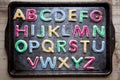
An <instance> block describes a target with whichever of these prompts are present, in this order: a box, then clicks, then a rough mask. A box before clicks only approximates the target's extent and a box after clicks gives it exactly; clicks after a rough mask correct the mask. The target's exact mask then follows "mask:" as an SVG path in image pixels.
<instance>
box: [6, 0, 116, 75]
mask: <svg viewBox="0 0 120 80" xmlns="http://www.w3.org/2000/svg"><path fill="white" fill-rule="evenodd" d="M17 9H20V10H21V11H22V12H23V14H24V16H25V17H26V15H27V14H26V10H27V9H34V10H36V13H35V14H36V15H37V19H36V20H34V21H27V20H22V19H15V20H14V19H13V17H14V15H15V13H16V11H17ZM46 9H48V10H50V12H48V14H47V13H46V15H44V17H46V18H49V17H50V18H51V21H48V22H47V21H42V20H41V19H40V17H41V15H40V12H41V11H42V10H46ZM73 9H75V10H76V11H75V12H74V13H73V14H75V15H76V17H73V18H74V19H76V21H69V19H68V18H69V16H70V15H69V10H73ZM56 10H62V11H63V13H64V15H65V20H63V21H61V22H56V21H55V18H56V17H55V11H56ZM93 10H99V11H101V12H102V20H101V21H100V22H94V21H92V20H91V19H90V13H91V12H92V11H93ZM80 11H88V13H87V14H84V15H87V16H88V17H87V18H84V19H83V22H80V21H79V20H80ZM98 15H99V14H96V15H95V16H98ZM57 16H58V17H59V18H60V17H62V16H61V14H58V15H57ZM59 18H58V19H59ZM16 25H19V29H21V30H22V29H24V26H25V25H28V37H25V36H24V33H21V32H20V33H19V36H18V37H16ZM32 25H34V35H33V36H32V34H31V33H32V32H31V31H32V28H31V26H32ZM41 25H43V26H44V28H45V29H44V32H45V34H44V37H40V38H38V37H37V35H38V34H40V33H41ZM50 25H51V26H52V28H55V27H56V26H60V27H59V29H58V30H56V32H57V33H58V34H59V37H56V35H55V34H54V33H53V34H52V37H49V28H48V27H49V26H50ZM75 25H78V26H79V27H80V28H81V29H82V28H83V26H84V25H87V26H88V29H89V33H90V36H89V37H87V36H86V34H87V33H86V34H84V36H83V37H80V36H79V33H76V37H74V34H73V33H74V29H75ZM94 25H97V26H98V27H99V28H100V27H101V26H105V33H104V34H105V37H104V38H102V37H100V36H99V35H98V34H97V36H96V37H93V36H92V35H93V26H94ZM63 26H65V28H64V29H65V30H64V31H63V30H62V29H63V28H62V27H63ZM101 30H102V28H101ZM65 31H66V33H67V34H69V36H65V35H64V36H63V33H64V32H65ZM19 40H23V41H25V42H26V43H27V49H26V50H25V51H24V52H22V53H20V52H18V51H17V50H16V47H15V44H16V42H17V41H19ZM45 40H49V41H51V42H52V43H53V44H54V47H53V50H54V52H45V51H44V50H43V47H42V44H43V41H45ZM60 40H63V41H65V42H66V45H65V47H64V49H65V50H66V51H65V52H64V51H63V50H62V49H60V52H59V51H58V49H57V46H58V44H57V42H59V41H60ZM71 40H76V41H77V43H76V45H77V46H78V50H77V51H76V52H70V51H69V49H70V48H73V47H71V46H70V44H69V43H70V41H71ZM82 40H89V41H90V42H89V43H88V44H87V52H86V53H84V45H83V43H80V41H82ZM30 41H36V42H38V44H39V47H37V48H33V49H32V52H30V47H31V46H30ZM93 41H96V48H97V49H100V48H101V45H102V44H101V43H102V41H104V42H105V48H104V50H103V51H102V52H95V51H94V50H93V49H92V47H93ZM61 44H62V43H61ZM35 45H36V43H33V45H32V46H35ZM22 46H23V45H19V48H20V47H21V48H20V49H22ZM50 46H51V44H50V43H49V42H48V43H46V44H45V45H44V47H45V48H46V49H48V47H50ZM114 46H115V31H114V27H113V25H112V18H111V7H110V5H109V4H108V3H36V2H33V3H32V2H12V3H10V4H9V7H8V24H7V27H6V31H5V48H6V52H7V55H8V72H9V74H10V75H11V76H18V77H19V76H52V75H54V76H67V75H73V76H96V75H99V76H101V75H108V74H110V73H111V71H112V53H113V51H114ZM36 56H37V57H39V59H38V62H37V65H36V66H34V67H32V66H31V65H30V63H29V62H28V60H27V59H28V58H30V60H31V61H32V62H33V63H34V60H35V58H36ZM67 57H68V59H67V60H66V61H65V63H66V64H67V66H69V68H67V67H66V66H65V65H64V64H63V66H62V67H61V68H59V67H60V65H62V62H61V60H59V58H61V59H62V60H65V59H66V58H67ZM72 57H74V58H75V59H76V60H78V59H79V58H81V57H82V58H83V60H82V61H81V62H80V63H79V65H78V67H77V68H76V65H75V63H74V61H73V60H72ZM85 57H94V58H95V60H94V61H93V62H92V63H91V64H90V65H89V67H94V69H93V70H89V69H86V68H84V67H85V65H86V64H87V63H88V62H89V61H90V59H88V60H87V59H85ZM47 58H50V59H51V61H52V63H55V65H54V68H51V66H50V64H49V63H48V64H47V66H46V67H45V66H44V64H45V62H46V59H47ZM54 59H55V60H54ZM42 61H43V63H42ZM48 61H49V60H48ZM46 63H47V62H46ZM52 67H53V66H52Z"/></svg>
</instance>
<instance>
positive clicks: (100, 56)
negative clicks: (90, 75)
mask: <svg viewBox="0 0 120 80" xmlns="http://www.w3.org/2000/svg"><path fill="white" fill-rule="evenodd" d="M29 8H33V9H35V10H37V13H36V14H37V15H39V13H40V11H41V10H44V9H49V10H51V11H52V12H51V13H53V14H51V15H50V16H51V18H52V21H50V22H44V21H41V20H40V19H39V17H38V18H37V20H36V21H35V22H27V21H23V22H21V20H15V21H14V22H13V23H14V26H16V25H19V26H20V29H23V28H24V25H28V29H29V33H28V34H29V35H28V36H29V38H24V36H21V35H23V34H20V36H19V37H18V38H16V37H14V41H15V42H17V41H18V40H20V39H23V40H25V41H27V43H28V41H29V40H36V41H38V42H39V43H40V46H41V45H42V42H43V40H46V39H48V40H51V41H52V42H53V43H54V48H53V50H54V53H46V52H43V49H42V47H39V48H38V49H35V50H33V52H32V53H30V52H29V44H28V50H27V51H26V52H24V53H23V54H20V53H18V52H16V50H15V49H14V51H15V52H14V53H12V54H14V63H15V66H14V67H15V69H16V70H32V68H31V66H30V65H29V64H28V62H27V59H26V57H28V56H29V57H30V58H31V59H32V60H34V59H35V57H36V56H39V57H40V56H42V57H43V58H44V60H45V58H47V57H51V58H53V57H54V56H56V57H57V58H58V57H62V58H63V59H64V58H66V57H69V60H68V61H67V64H68V65H69V66H70V69H66V68H65V67H62V68H61V69H59V68H58V66H59V65H60V62H59V61H58V60H57V63H56V66H55V69H50V67H48V68H46V69H42V67H41V63H40V61H39V62H38V65H37V67H36V68H35V70H43V71H44V70H45V71H46V70H52V71H53V70H56V73H57V71H62V70H63V73H64V70H66V71H65V72H71V73H72V72H74V70H75V65H74V63H73V62H72V59H71V57H72V56H74V57H75V58H76V59H78V58H79V57H84V56H94V57H95V58H96V60H95V62H94V63H93V64H92V65H91V66H94V67H95V70H94V71H95V72H97V71H98V72H99V71H100V72H101V71H103V72H104V71H105V69H106V67H107V66H106V59H107V58H106V49H105V50H104V51H103V52H101V53H95V52H93V50H92V41H93V40H95V41H96V42H97V47H96V48H97V49H100V48H101V43H102V41H106V39H105V38H106V37H105V38H101V37H100V36H97V37H95V38H93V37H92V35H90V38H87V37H86V36H84V37H82V38H81V37H78V35H77V37H74V36H73V30H74V26H75V25H79V26H80V28H81V29H82V27H83V25H88V28H89V30H90V34H92V33H93V28H92V27H93V25H97V26H98V27H101V26H105V25H106V18H105V16H106V13H105V8H103V7H87V8H86V7H60V8H59V7H51V8H49V7H40V8H39V7H38V8H37V7H27V8H26V7H24V8H23V7H19V9H21V10H22V11H23V13H24V14H26V13H25V12H26V9H29ZM17 9H18V8H17ZM57 9H61V10H64V12H65V14H66V19H65V21H63V22H61V23H59V22H58V23H57V22H55V21H54V12H55V10H57ZM70 9H77V12H76V15H77V21H75V22H69V21H68V16H67V15H68V10H70ZM95 9H97V10H100V11H102V12H103V15H104V17H103V19H102V21H101V22H99V23H97V24H96V23H94V22H93V21H91V20H90V18H88V19H86V20H85V19H84V20H83V22H82V23H80V22H79V17H78V16H79V11H81V10H87V11H88V14H90V12H91V11H92V10H95ZM14 11H16V10H14ZM45 17H48V16H47V15H45ZM32 24H34V25H35V34H39V33H40V29H41V28H40V26H41V25H44V26H45V37H44V38H37V37H36V35H35V36H33V37H32V36H31V35H30V32H31V31H30V26H31V25H32ZM49 25H52V27H53V28H54V27H56V26H60V28H59V29H58V30H57V33H58V34H59V35H60V37H59V38H57V37H56V36H55V35H53V36H52V37H51V38H50V37H48V26H49ZM63 25H65V26H66V31H67V33H68V34H70V37H62V32H61V31H62V30H61V29H62V26H63ZM9 27H11V26H9ZM13 29H15V28H13ZM14 31H15V30H14ZM14 34H15V32H14ZM105 35H106V34H105ZM14 36H16V35H14ZM57 40H65V41H66V43H67V45H66V46H65V49H66V52H63V51H62V50H61V51H60V52H58V51H57V47H56V45H57ZM70 40H77V45H78V50H77V52H75V53H71V52H69V48H70V46H69V41H70ZM81 40H90V43H89V44H88V47H87V53H86V54H85V53H84V52H83V45H82V44H81V43H80V41H81ZM13 44H15V43H13ZM45 46H46V48H47V47H48V46H49V45H45ZM85 63H86V60H83V62H82V63H81V65H80V67H79V69H78V70H75V73H77V72H78V73H79V72H80V71H82V72H83V71H84V69H83V66H84V65H85ZM101 64H104V65H101ZM71 70H72V71H71ZM94 71H93V72H94ZM85 72H86V71H85ZM87 72H92V71H87ZM46 74H47V72H46Z"/></svg>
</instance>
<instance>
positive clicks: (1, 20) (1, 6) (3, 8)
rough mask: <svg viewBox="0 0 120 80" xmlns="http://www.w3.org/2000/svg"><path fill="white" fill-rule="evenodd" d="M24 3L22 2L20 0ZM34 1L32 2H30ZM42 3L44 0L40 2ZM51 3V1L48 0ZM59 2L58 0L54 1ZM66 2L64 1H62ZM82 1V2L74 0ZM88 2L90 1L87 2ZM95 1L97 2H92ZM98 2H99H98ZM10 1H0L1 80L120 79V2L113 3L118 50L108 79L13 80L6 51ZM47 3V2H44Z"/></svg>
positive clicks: (50, 79)
mask: <svg viewBox="0 0 120 80" xmlns="http://www.w3.org/2000/svg"><path fill="white" fill-rule="evenodd" d="M20 1H22V0H20ZM30 1H32V0H30ZM40 1H42V0H40ZM47 1H48V2H50V1H49V0H47ZM53 1H57V0H53ZM61 1H64V0H61ZM68 1H71V2H72V0H68ZM74 1H80V0H74ZM87 1H88V0H87ZM92 1H95V0H92ZM97 1H98V0H97ZM9 2H10V1H9V0H0V27H1V28H0V45H1V46H0V64H1V65H0V80H39V79H41V80H62V79H65V80H69V79H71V80H119V79H120V0H113V1H112V5H113V6H112V10H113V23H114V26H115V30H116V48H115V51H114V54H113V61H112V62H113V72H112V74H111V75H110V76H108V77H77V78H76V77H70V78H69V77H62V78H61V77H48V78H44V77H42V78H19V79H18V78H11V77H9V75H8V72H7V66H8V65H7V55H6V52H5V50H4V30H5V27H6V24H7V5H8V3H9ZM44 2H45V1H44Z"/></svg>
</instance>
